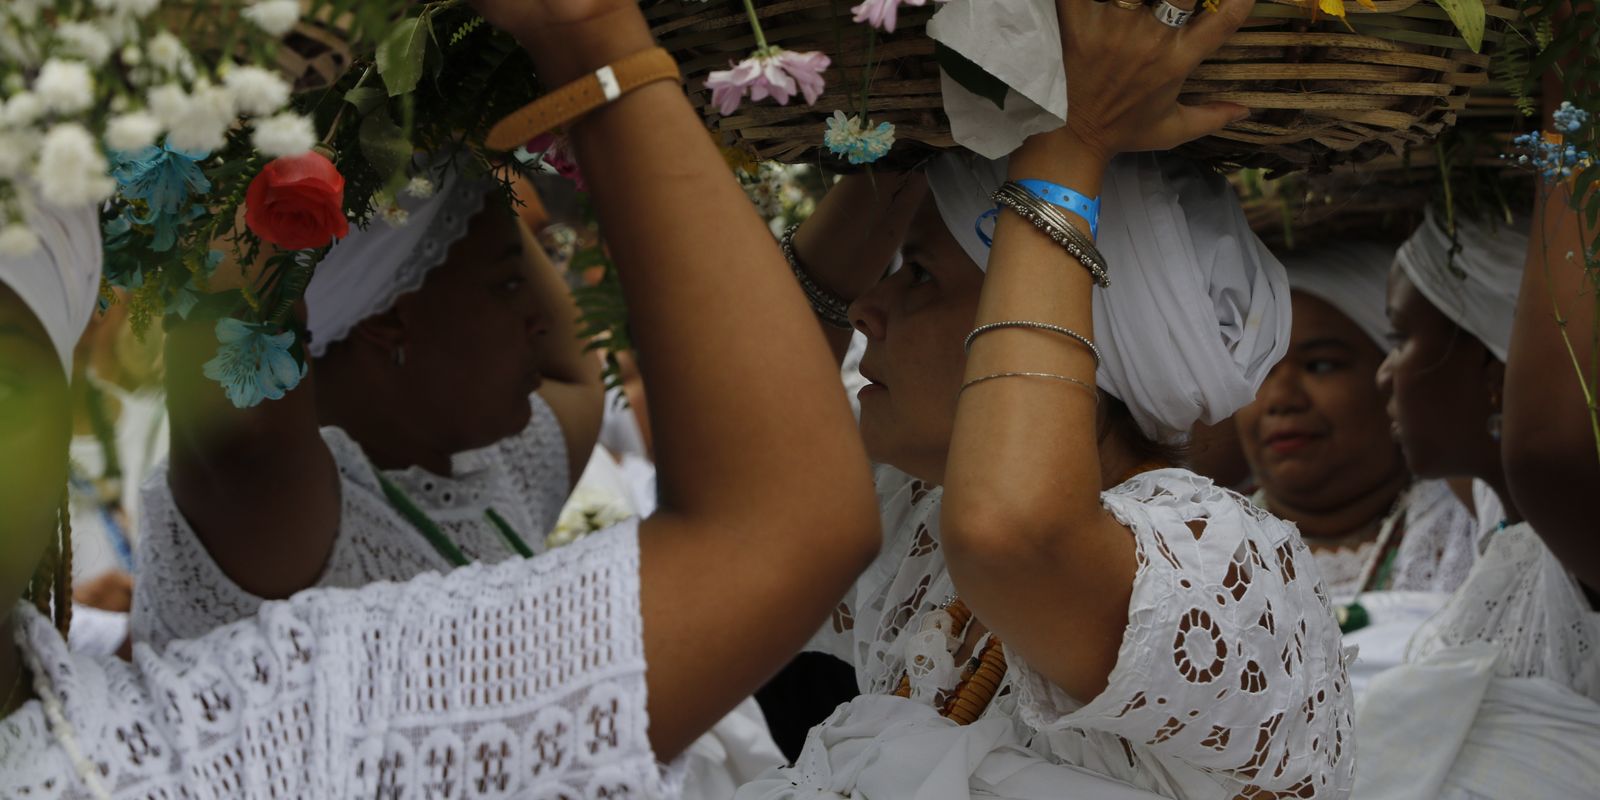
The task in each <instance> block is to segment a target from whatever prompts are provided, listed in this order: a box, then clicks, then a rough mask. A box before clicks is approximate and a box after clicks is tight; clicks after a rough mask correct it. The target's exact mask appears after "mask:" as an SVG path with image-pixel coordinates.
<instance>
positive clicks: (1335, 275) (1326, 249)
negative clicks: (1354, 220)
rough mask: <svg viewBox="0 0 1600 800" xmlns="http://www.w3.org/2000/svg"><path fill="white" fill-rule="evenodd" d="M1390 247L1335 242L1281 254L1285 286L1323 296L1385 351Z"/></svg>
mask: <svg viewBox="0 0 1600 800" xmlns="http://www.w3.org/2000/svg"><path fill="white" fill-rule="evenodd" d="M1392 263H1394V247H1393V246H1391V245H1382V244H1378V243H1377V242H1338V243H1334V244H1327V245H1322V246H1320V247H1316V248H1313V249H1311V250H1305V251H1297V252H1294V253H1291V254H1289V255H1287V256H1284V258H1283V264H1284V266H1285V267H1287V268H1288V270H1289V288H1290V289H1292V290H1294V291H1296V292H1305V293H1306V294H1308V295H1311V296H1312V297H1315V298H1317V299H1319V300H1322V301H1324V302H1326V303H1328V305H1331V306H1333V307H1334V308H1336V309H1338V310H1339V313H1341V314H1343V315H1345V316H1346V317H1349V318H1350V321H1351V322H1354V323H1355V324H1356V325H1357V327H1359V328H1361V330H1362V332H1363V333H1365V334H1366V335H1367V336H1368V337H1370V338H1371V339H1372V343H1373V344H1375V345H1377V346H1378V349H1379V350H1385V351H1387V350H1388V349H1389V315H1388V313H1387V312H1386V310H1385V309H1386V308H1387V306H1388V300H1387V296H1388V292H1389V265H1390V264H1392Z"/></svg>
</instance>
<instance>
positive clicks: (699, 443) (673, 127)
mask: <svg viewBox="0 0 1600 800" xmlns="http://www.w3.org/2000/svg"><path fill="white" fill-rule="evenodd" d="M480 7H481V8H482V9H483V10H484V11H485V12H486V13H487V14H489V15H490V16H491V19H492V20H493V21H495V22H496V23H497V24H500V25H502V26H504V27H507V28H509V29H511V30H512V31H514V32H515V33H516V34H517V35H518V37H519V38H520V39H521V41H522V42H523V43H524V44H525V45H526V46H527V47H528V48H529V50H530V52H531V53H532V54H533V55H534V58H535V62H536V63H537V65H538V66H539V68H540V70H541V73H542V74H543V75H544V76H545V77H546V78H547V79H548V81H549V82H550V83H551V85H562V84H565V83H567V82H569V81H571V80H574V79H576V78H578V77H580V76H582V75H584V74H587V73H589V72H591V71H593V70H595V69H597V68H599V67H601V66H604V65H606V64H610V63H613V62H615V61H616V60H617V59H619V58H623V57H626V56H628V55H631V54H634V53H637V52H640V51H642V50H646V49H649V48H650V47H651V46H652V45H653V42H652V40H651V37H650V34H649V29H648V27H647V26H646V24H645V21H644V19H643V17H642V16H641V14H640V12H639V9H638V7H637V5H636V4H635V3H633V2H632V0H559V1H558V0H550V1H549V2H516V1H515V0H483V2H482V3H481V4H480ZM572 134H573V137H574V140H575V142H576V145H577V147H578V150H579V153H580V158H582V159H584V161H585V167H586V176H587V178H588V181H589V185H590V186H591V187H593V189H594V194H595V197H596V199H597V203H598V209H599V213H600V215H601V218H602V220H603V221H604V222H605V224H606V225H607V226H608V228H609V229H611V230H614V231H624V230H626V231H629V232H630V233H631V234H633V235H631V236H628V237H619V240H620V241H619V242H618V244H617V245H616V246H615V247H614V249H613V254H614V255H615V257H616V262H617V265H618V269H619V270H620V271H621V274H622V276H623V279H624V281H625V284H626V285H625V291H627V293H628V300H629V302H630V307H631V308H632V309H633V310H634V315H633V318H632V324H633V326H634V328H633V329H634V332H635V334H636V340H637V341H638V343H639V348H640V354H641V368H642V370H643V373H644V378H645V381H646V383H647V385H648V388H649V391H650V396H651V413H652V414H653V415H654V416H655V422H656V423H657V429H658V431H659V435H658V438H657V440H656V453H657V457H658V463H659V464H660V467H661V477H662V481H661V486H662V492H661V495H662V504H661V509H660V510H659V511H658V512H657V513H656V514H655V515H654V516H652V517H651V518H650V519H649V520H647V521H645V522H642V523H639V522H628V523H625V524H623V525H619V526H617V527H616V528H613V529H611V530H609V531H606V532H602V533H597V534H594V535H591V536H589V537H586V538H585V539H584V540H582V541H580V542H578V543H575V544H573V545H571V546H568V547H564V548H560V549H559V550H557V551H554V552H552V553H549V554H547V555H545V556H542V557H540V558H534V559H512V560H509V561H507V562H505V563H502V564H499V565H496V566H473V567H468V568H465V569H462V570H457V571H455V572H452V573H449V574H446V575H434V574H429V575H424V576H421V577H418V578H416V579H414V580H412V581H410V582H408V583H404V584H379V585H374V586H369V587H366V588H363V589H360V590H353V591H352V590H317V591H311V592H305V593H302V594H300V595H298V596H296V597H295V598H293V599H291V600H289V601H287V602H282V603H268V604H265V605H263V607H262V609H261V612H260V614H259V615H258V616H257V617H256V618H254V619H250V620H245V621H241V622H238V623H235V624H232V625H229V626H225V627H223V628H220V629H218V630H216V631H213V632H211V633H209V634H207V635H206V636H204V637H201V638H200V639H196V640H187V641H180V642H175V643H173V644H172V645H171V646H169V647H168V648H167V649H166V650H165V651H164V652H157V651H155V650H154V649H152V648H149V647H136V648H135V652H134V662H133V663H132V664H125V663H122V662H119V661H115V660H96V659H91V658H86V657H81V656H77V655H74V654H72V653H70V652H69V651H68V650H67V649H66V647H65V645H64V643H63V640H62V638H61V636H60V634H59V633H58V631H57V627H56V626H55V625H52V624H51V623H50V622H49V621H47V620H46V619H44V618H43V617H42V616H41V615H40V613H39V612H38V611H37V610H35V609H34V608H33V606H31V605H23V604H17V605H14V606H12V605H8V606H7V607H6V608H5V617H6V621H7V623H8V625H7V627H8V628H9V629H10V630H12V631H13V632H14V633H15V639H16V643H17V646H16V647H15V648H12V647H4V648H0V702H3V711H4V713H5V718H4V721H3V722H0V795H4V796H44V797H69V798H80V797H82V798H96V797H128V798H132V797H148V796H152V795H160V794H162V793H164V792H165V793H179V792H189V793H193V794H207V795H210V794H215V795H229V796H267V795H269V794H271V795H275V796H281V797H317V798H345V797H371V796H374V795H377V794H382V793H390V794H405V795H407V796H410V795H412V794H416V793H418V792H422V791H425V790H430V791H438V792H441V793H456V792H461V791H463V790H466V791H469V792H470V793H473V794H491V795H492V794H499V795H502V796H517V797H525V796H560V795H571V796H597V795H601V794H605V795H610V796H616V795H621V794H629V795H632V796H659V795H664V794H671V785H670V784H671V783H672V781H671V780H670V778H671V775H670V773H669V775H668V780H665V781H664V780H663V777H662V774H661V771H660V768H659V766H658V762H660V761H663V760H668V759H671V758H672V757H674V756H675V755H676V754H677V753H678V752H680V751H681V750H682V749H683V748H684V747H685V746H686V745H687V744H688V743H689V742H690V741H691V740H693V739H694V738H695V737H696V736H698V735H699V734H700V733H701V732H702V731H704V730H705V729H706V728H708V727H709V726H710V725H712V724H713V723H714V722H715V721H716V720H717V719H719V718H720V717H721V716H722V715H723V714H725V713H726V712H727V710H728V709H730V708H732V707H733V706H734V705H735V704H736V703H738V702H739V701H740V700H742V699H744V698H745V697H747V696H749V694H750V693H751V692H752V691H753V690H754V689H755V688H756V687H757V686H759V685H760V684H761V682H762V681H763V680H764V679H765V678H766V677H767V676H768V675H769V674H771V672H772V671H774V670H776V669H777V668H778V667H779V666H780V665H781V664H783V663H784V662H785V661H786V660H787V659H788V657H789V656H790V655H792V653H793V652H794V651H795V650H796V649H797V648H798V647H799V646H800V644H801V643H802V642H803V641H804V640H805V638H806V637H807V636H808V635H810V633H811V632H813V631H814V630H815V628H816V626H817V625H819V624H820V623H821V621H822V619H823V617H825V616H826V614H827V611H828V609H829V608H831V607H832V605H833V604H834V603H835V602H836V601H837V598H838V597H839V596H840V595H841V594H842V593H843V592H844V591H845V589H846V588H847V587H848V586H849V584H850V582H851V581H852V580H853V579H854V577H855V576H856V574H857V573H858V572H859V571H860V569H861V568H862V567H863V566H864V565H865V564H866V563H867V562H868V561H869V560H870V559H871V556H872V553H874V552H875V549H876V547H877V543H878V533H877V528H876V522H875V509H874V507H873V505H872V499H871V489H870V485H869V480H870V476H869V474H868V471H867V468H866V460H865V458H864V454H863V453H862V450H861V445H860V442H859V439H858V438H857V437H856V435H855V432H854V430H853V429H852V424H851V419H850V414H849V409H848V406H847V404H846V403H845V401H844V398H843V396H842V395H841V393H840V392H839V390H838V384H837V382H836V381H831V380H830V379H832V378H833V376H834V374H835V369H834V366H833V365H832V364H831V363H830V360H829V359H828V358H827V355H826V348H825V346H824V344H823V341H822V339H821V337H819V336H818V335H817V333H816V332H815V324H814V323H813V322H812V320H811V315H810V313H809V311H807V309H806V308H805V306H804V304H803V302H802V295H801V293H800V291H799V290H798V289H797V288H796V287H795V286H794V285H793V283H792V281H791V279H790V277H789V275H788V273H787V270H786V269H785V267H784V266H783V262H782V257H781V255H780V254H779V252H778V249H777V248H776V247H775V246H774V245H773V244H772V241H771V238H770V234H768V233H767V231H766V228H765V226H764V225H763V224H762V223H761V220H760V219H759V218H758V217H757V215H756V213H755V212H754V210H753V209H751V208H750V206H749V203H748V201H747V200H746V199H745V197H744V194H743V192H742V191H741V190H740V188H739V187H738V185H737V184H736V183H735V182H734V180H733V179H732V178H731V177H730V176H729V175H728V173H727V170H726V169H725V168H724V167H723V166H722V161H721V157H720V155H719V154H718V153H717V151H716V149H715V147H713V146H712V144H711V142H710V140H709V139H707V138H706V136H705V133H704V130H703V128H702V127H701V126H700V122H699V120H698V118H697V117H696V115H695V113H694V110H693V109H692V108H691V106H690V105H689V103H688V101H687V99H686V98H685V97H684V96H683V93H682V91H681V90H680V89H679V88H678V87H676V86H674V85H672V84H670V83H667V82H658V83H654V84H651V85H649V86H646V87H643V88H640V89H637V90H635V91H633V92H630V93H627V94H625V95H623V96H622V97H620V98H619V99H617V100H616V101H615V102H612V103H610V104H608V105H606V106H604V107H602V108H600V109H598V110H596V111H594V112H593V113H591V114H589V115H587V116H585V117H584V118H582V119H581V120H578V121H576V122H575V124H573V126H572ZM97 224H98V223H97V217H96V214H95V212H94V211H93V210H92V209H81V210H77V211H75V212H68V211H56V210H48V209H45V210H39V211H38V212H37V213H35V214H33V215H31V216H30V227H31V228H33V229H34V230H35V231H36V232H37V233H39V234H40V235H41V237H43V238H44V239H45V243H44V246H43V248H42V250H41V251H40V253H39V254H38V256H37V257H35V258H34V259H30V260H26V261H18V260H15V259H12V258H11V257H7V258H6V259H4V260H0V282H3V283H4V284H5V286H6V287H7V288H6V289H5V290H4V291H0V340H3V341H0V376H5V377H4V378H3V380H4V383H3V386H4V387H6V391H4V392H0V402H3V403H5V404H6V408H5V413H0V421H3V423H4V425H5V428H4V432H3V439H0V448H3V451H4V452H5V454H6V457H5V458H4V459H0V461H3V463H4V464H5V465H9V467H10V470H11V471H10V472H9V473H8V476H9V477H10V478H12V479H9V480H7V481H5V482H4V486H5V488H4V489H3V490H0V491H4V492H5V503H4V504H3V506H0V507H3V508H4V512H3V515H0V526H3V530H4V532H5V537H4V538H3V539H0V544H3V546H4V547H5V554H6V557H5V559H4V561H3V562H0V563H3V564H4V567H3V573H0V579H3V585H0V594H3V596H6V597H16V596H18V595H19V594H21V593H22V591H23V589H24V588H25V587H26V586H28V585H29V583H30V576H33V575H34V574H35V572H37V576H36V577H34V578H32V580H31V582H32V584H33V587H34V590H35V591H34V592H33V595H34V596H35V597H36V598H37V599H38V601H39V602H40V603H42V604H44V605H46V606H50V605H51V603H50V601H49V594H48V593H47V592H46V591H45V590H47V589H48V586H49V580H48V579H49V578H51V577H53V576H55V575H56V573H57V572H58V570H56V569H54V567H55V565H56V563H57V562H56V560H54V559H53V558H48V557H46V558H43V559H41V557H40V556H41V553H45V552H46V550H47V549H49V550H50V551H52V552H60V551H62V550H63V549H64V548H62V547H61V546H60V541H59V540H60V539H61V538H63V537H62V536H61V534H60V533H59V532H58V530H64V523H65V522H66V520H64V519H58V516H57V512H56V498H58V497H59V496H60V488H59V487H61V486H64V485H65V484H64V482H65V479H66V463H65V456H66V442H67V436H68V433H69V430H68V428H67V426H66V422H65V417H64V413H65V412H64V409H65V408H66V407H67V404H66V403H65V397H66V392H67V382H66V377H65V376H66V375H67V374H68V371H67V370H66V369H64V368H63V367H64V366H65V364H66V359H65V357H64V356H63V357H61V358H57V357H56V356H57V355H58V354H64V353H70V343H71V342H72V341H73V340H74V339H75V338H76V336H77V334H78V333H79V332H80V331H81V330H82V325H83V321H84V320H85V319H86V315H87V314H88V313H89V309H90V308H92V306H93V304H94V298H95V292H96V289H95V286H96V283H97V279H96V275H97V272H98V257H99V252H100V248H99V244H98V236H97ZM708 247H709V248H710V249H711V251H712V253H711V254H709V255H708V252H707V248H708ZM730 274H738V275H739V276H740V278H741V286H740V291H741V296H742V297H743V298H744V299H745V300H746V301H747V302H744V303H737V304H731V305H730V307H728V308H724V309H719V311H718V313H716V314H707V313H705V311H704V307H703V305H702V301H703V300H704V299H705V298H708V297H718V296H721V295H722V294H723V292H724V290H725V286H726V280H727V276H728V275H730ZM41 276H44V277H41ZM36 280H37V281H43V282H47V283H48V285H46V286H45V288H44V290H37V288H36V287H35V286H34V282H35V281H36ZM19 295H20V297H19ZM751 331H762V332H764V333H765V334H766V335H748V334H749V333H750V332H751ZM52 345H53V346H52ZM779 407H782V408H783V409H784V414H782V415H781V416H780V415H778V414H771V413H767V411H768V410H770V409H773V408H779ZM52 487H56V488H52ZM710 564H715V565H717V568H718V570H719V579H718V580H716V581H706V580H704V579H703V577H704V574H705V570H706V568H707V565H710ZM773 564H783V565H784V567H785V568H784V569H783V570H773V569H772V565H773ZM35 565H39V568H38V569H37V570H36V569H35ZM55 607H57V608H65V607H66V606H55ZM62 622H64V620H63V621H62ZM707 665H715V670H716V672H715V676H714V679H708V674H707V672H706V669H707Z"/></svg>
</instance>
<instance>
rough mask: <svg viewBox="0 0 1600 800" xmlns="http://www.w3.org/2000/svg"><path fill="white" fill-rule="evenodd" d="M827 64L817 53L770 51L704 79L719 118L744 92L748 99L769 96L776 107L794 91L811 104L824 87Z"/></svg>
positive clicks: (782, 103) (781, 104)
mask: <svg viewBox="0 0 1600 800" xmlns="http://www.w3.org/2000/svg"><path fill="white" fill-rule="evenodd" d="M829 63H831V61H830V59H829V58H828V57H827V56H825V55H823V54H821V53H816V52H811V53H796V52H794V51H793V50H781V49H778V48H771V49H768V50H766V51H757V52H755V53H752V54H751V55H750V57H749V58H747V59H745V60H743V61H740V62H739V63H738V64H735V65H734V66H733V69H724V70H717V71H716V72H713V73H711V74H710V75H708V76H706V88H707V89H710V90H711V102H712V104H713V105H715V106H716V107H717V111H718V112H720V113H721V114H722V115H723V116H727V115H729V114H732V113H733V112H734V110H735V109H737V108H738V107H739V103H740V102H741V101H742V100H743V99H744V95H745V92H746V91H748V92H749V94H750V99H751V100H765V99H766V98H767V97H768V96H769V95H770V96H771V97H772V98H773V99H775V100H777V101H778V105H780V106H786V105H788V104H789V98H791V97H793V96H794V95H795V93H796V92H798V93H800V94H802V95H804V96H805V98H806V105H812V104H814V103H816V102H817V98H818V97H821V96H822V90H823V89H824V88H826V81H824V80H823V78H822V72H823V70H825V69H827V68H828V64H829Z"/></svg>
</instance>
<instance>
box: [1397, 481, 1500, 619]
mask: <svg viewBox="0 0 1600 800" xmlns="http://www.w3.org/2000/svg"><path fill="white" fill-rule="evenodd" d="M1405 525H1406V531H1405V537H1404V538H1402V539H1401V540H1400V552H1399V553H1397V554H1395V562H1394V576H1393V580H1392V582H1391V585H1390V586H1388V587H1384V588H1388V589H1393V590H1396V591H1412V592H1453V591H1455V590H1456V589H1457V587H1459V586H1461V584H1462V583H1463V582H1465V581H1466V579H1467V574H1468V573H1470V572H1472V565H1473V564H1474V563H1475V562H1476V561H1477V560H1478V550H1477V545H1476V538H1477V520H1475V519H1474V518H1473V516H1472V511H1471V509H1469V508H1467V506H1466V504H1464V503H1462V502H1461V501H1460V500H1459V499H1457V498H1456V495H1455V493H1454V492H1452V491H1450V485H1449V484H1447V483H1445V482H1444V481H1440V480H1428V481H1418V482H1417V483H1416V484H1415V485H1413V486H1412V487H1411V490H1410V492H1409V493H1408V494H1407V495H1406V517H1405Z"/></svg>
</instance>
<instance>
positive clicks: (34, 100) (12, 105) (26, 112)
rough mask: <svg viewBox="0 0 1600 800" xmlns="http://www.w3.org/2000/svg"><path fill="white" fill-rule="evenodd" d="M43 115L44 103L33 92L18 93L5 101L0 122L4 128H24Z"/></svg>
mask: <svg viewBox="0 0 1600 800" xmlns="http://www.w3.org/2000/svg"><path fill="white" fill-rule="evenodd" d="M43 115H44V102H43V101H41V100H40V99H39V96H38V95H36V94H34V93H33V92H18V93H16V94H15V95H13V96H12V97H11V99H10V100H8V101H6V107H5V114H4V116H0V122H3V123H4V124H5V125H6V127H11V128H26V127H28V126H29V125H32V124H33V123H35V122H37V121H38V120H39V117H41V116H43Z"/></svg>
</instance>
